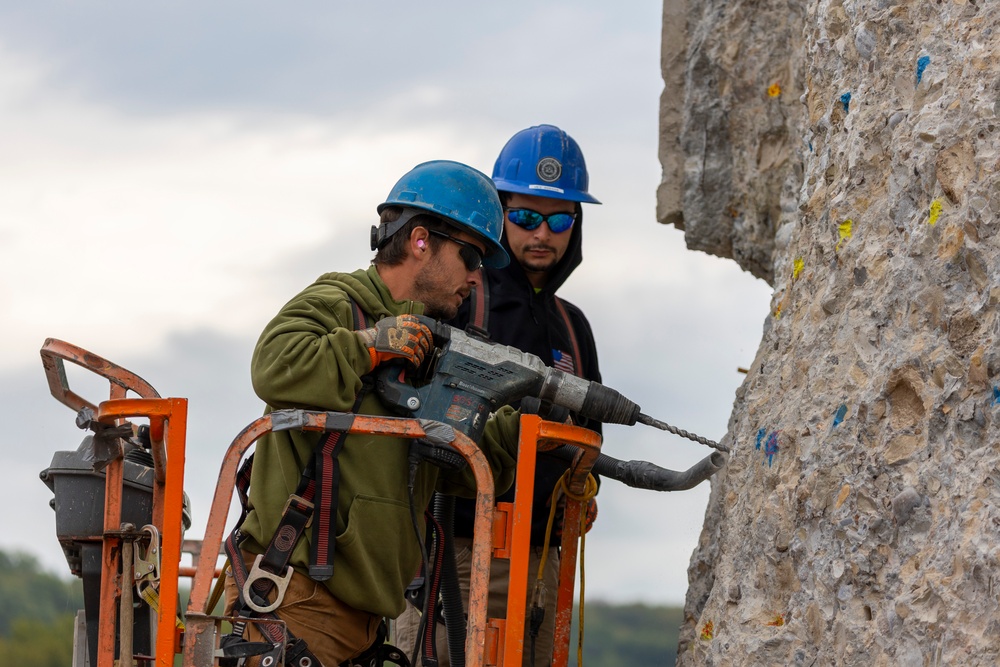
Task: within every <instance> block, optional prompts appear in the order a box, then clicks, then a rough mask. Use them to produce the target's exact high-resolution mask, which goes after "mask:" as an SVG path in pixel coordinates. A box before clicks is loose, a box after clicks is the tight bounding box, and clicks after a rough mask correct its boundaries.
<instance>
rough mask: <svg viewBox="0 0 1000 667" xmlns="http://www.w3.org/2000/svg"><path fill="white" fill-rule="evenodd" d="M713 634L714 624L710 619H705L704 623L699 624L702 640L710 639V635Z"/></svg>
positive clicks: (712, 635)
mask: <svg viewBox="0 0 1000 667" xmlns="http://www.w3.org/2000/svg"><path fill="white" fill-rule="evenodd" d="M714 636H715V625H713V624H712V621H705V625H703V626H701V640H702V641H704V642H709V641H712V637H714Z"/></svg>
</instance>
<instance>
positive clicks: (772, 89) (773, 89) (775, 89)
mask: <svg viewBox="0 0 1000 667" xmlns="http://www.w3.org/2000/svg"><path fill="white" fill-rule="evenodd" d="M767 94H768V95H769V96H771V97H777V96H778V95H780V94H781V84H779V83H778V82H777V81H775V82H774V83H772V84H771V85H770V86H769V87H768V89H767Z"/></svg>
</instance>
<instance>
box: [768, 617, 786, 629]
mask: <svg viewBox="0 0 1000 667" xmlns="http://www.w3.org/2000/svg"><path fill="white" fill-rule="evenodd" d="M784 624H785V615H784V614H775V616H774V618H772V619H771V620H770V621H768V622H767V625H771V626H774V627H776V628H780V627H781V626H782V625H784Z"/></svg>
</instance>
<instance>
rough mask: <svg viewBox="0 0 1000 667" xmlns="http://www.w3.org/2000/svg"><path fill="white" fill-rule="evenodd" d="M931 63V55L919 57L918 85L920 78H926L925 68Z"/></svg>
mask: <svg viewBox="0 0 1000 667" xmlns="http://www.w3.org/2000/svg"><path fill="white" fill-rule="evenodd" d="M930 64H931V57H930V56H920V57H919V58H917V85H920V80H921V79H923V78H924V70H925V69H927V66H928V65H930Z"/></svg>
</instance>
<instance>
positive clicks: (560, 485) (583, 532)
mask: <svg viewBox="0 0 1000 667" xmlns="http://www.w3.org/2000/svg"><path fill="white" fill-rule="evenodd" d="M568 479H569V470H567V471H566V472H564V473H563V476H562V477H560V478H559V481H558V482H557V483H556V486H555V488H554V489H552V498H551V499H550V501H549V520H548V523H547V524H546V526H545V544H544V545H543V547H542V557H541V560H540V561H539V563H538V575H537V577H536V579H535V594H534V597H535V598H536V600H535V602H536V603H537V597H538V593H539V587H540V586H541V585H542V573H543V572H544V571H545V562H546V560H548V556H549V542H550V540H551V538H552V525H553V524H554V523H555V517H556V506H557V505H558V504H559V496H561V495H565V496H566V497H567V498H569V499H570V500H576V501H579V502H581V503H582V507H581V511H580V633H579V635H578V638H577V644H576V664H577V665H578V667H583V598H584V592H585V581H586V568H585V567H584V553H585V551H586V547H587V507H588V505H589V504H590V501H591V500H592V499H593V498H594V496H596V495H597V489H598V486H597V480H596V479H594V476H593V475H587V485H586V487H585V488H584V490H583V493H582V494H581V495H576V494H575V493H573V492H572V491H570V490H569V486H568V483H567V480H568Z"/></svg>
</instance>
